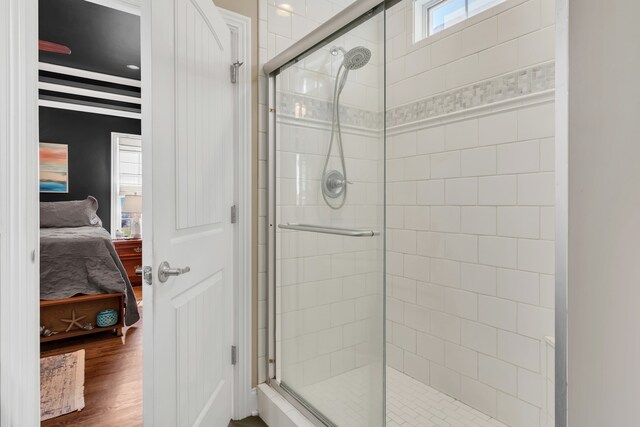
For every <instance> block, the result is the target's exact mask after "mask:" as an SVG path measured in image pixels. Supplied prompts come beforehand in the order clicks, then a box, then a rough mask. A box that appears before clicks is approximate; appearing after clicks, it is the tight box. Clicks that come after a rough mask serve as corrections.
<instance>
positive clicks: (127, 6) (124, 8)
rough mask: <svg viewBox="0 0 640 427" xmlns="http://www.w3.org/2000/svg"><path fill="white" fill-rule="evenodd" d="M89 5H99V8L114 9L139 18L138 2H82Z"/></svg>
mask: <svg viewBox="0 0 640 427" xmlns="http://www.w3.org/2000/svg"><path fill="white" fill-rule="evenodd" d="M84 1H86V2H89V3H95V4H99V5H100V6H105V7H109V8H111V9H116V10H119V11H121V12H127V13H130V14H132V15H138V16H140V1H139V0H84Z"/></svg>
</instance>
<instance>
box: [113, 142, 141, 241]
mask: <svg viewBox="0 0 640 427" xmlns="http://www.w3.org/2000/svg"><path fill="white" fill-rule="evenodd" d="M112 146H113V147H112V148H113V152H112V160H111V168H112V189H111V192H112V200H111V217H112V218H111V235H112V236H113V237H114V238H126V237H139V236H135V234H138V233H139V232H138V233H137V231H138V230H136V227H135V223H136V220H137V218H139V215H140V213H141V212H140V211H141V210H142V209H141V202H142V140H141V139H140V136H139V135H127V134H115V133H114V134H113V135H112ZM132 225H134V227H133V229H132Z"/></svg>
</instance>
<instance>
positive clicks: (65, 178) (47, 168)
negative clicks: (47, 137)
mask: <svg viewBox="0 0 640 427" xmlns="http://www.w3.org/2000/svg"><path fill="white" fill-rule="evenodd" d="M40 192H41V193H68V192H69V147H68V146H67V144H51V143H48V142H41V143H40Z"/></svg>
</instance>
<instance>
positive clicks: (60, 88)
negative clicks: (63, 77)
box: [38, 82, 142, 105]
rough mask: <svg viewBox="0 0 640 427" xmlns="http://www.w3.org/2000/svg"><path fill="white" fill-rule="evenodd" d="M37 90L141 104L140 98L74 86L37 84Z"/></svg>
mask: <svg viewBox="0 0 640 427" xmlns="http://www.w3.org/2000/svg"><path fill="white" fill-rule="evenodd" d="M38 89H41V90H48V91H51V92H61V93H70V94H72V95H80V96H88V97H90V98H98V99H108V100H111V101H119V102H128V103H131V104H138V105H140V104H142V100H141V99H140V98H136V97H133V96H127V95H119V94H117V93H113V92H105V91H102V90H91V89H84V88H80V87H75V86H66V85H59V84H55V83H47V82H38Z"/></svg>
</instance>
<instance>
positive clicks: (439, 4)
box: [413, 0, 505, 42]
mask: <svg viewBox="0 0 640 427" xmlns="http://www.w3.org/2000/svg"><path fill="white" fill-rule="evenodd" d="M503 1H505V0H415V2H414V9H413V12H414V18H415V25H414V27H415V34H414V42H418V41H420V40H422V39H425V38H427V37H429V36H432V35H434V34H436V33H438V32H440V31H442V30H444V29H446V28H449V27H451V26H453V25H455V24H457V23H460V22H462V21H464V20H465V19H467V18H470V17H472V16H474V15H477V14H478V13H480V12H484V11H485V10H487V9H490V8H492V7H493V6H495V5H498V4H500V3H502V2H503Z"/></svg>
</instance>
